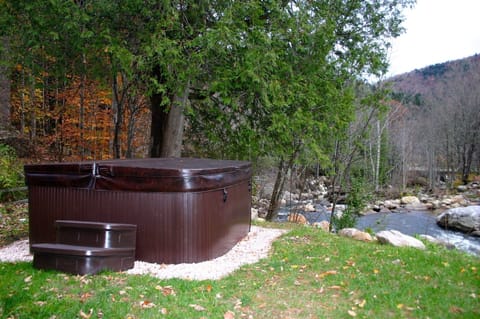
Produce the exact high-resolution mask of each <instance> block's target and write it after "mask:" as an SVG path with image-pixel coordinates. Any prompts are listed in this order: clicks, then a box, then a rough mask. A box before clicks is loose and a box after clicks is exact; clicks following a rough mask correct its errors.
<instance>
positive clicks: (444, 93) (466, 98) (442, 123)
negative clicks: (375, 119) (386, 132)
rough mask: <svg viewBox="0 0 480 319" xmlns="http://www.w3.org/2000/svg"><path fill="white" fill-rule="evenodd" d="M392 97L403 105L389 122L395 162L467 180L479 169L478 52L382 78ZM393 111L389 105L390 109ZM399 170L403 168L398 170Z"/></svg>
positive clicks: (430, 175) (432, 176) (430, 173)
mask: <svg viewBox="0 0 480 319" xmlns="http://www.w3.org/2000/svg"><path fill="white" fill-rule="evenodd" d="M387 83H388V84H389V85H390V87H391V92H392V94H391V97H392V99H393V102H395V103H397V104H398V105H401V106H402V107H404V109H405V110H407V111H406V112H405V113H404V116H403V117H402V118H401V119H399V120H397V121H396V122H394V123H392V128H393V129H394V130H393V129H392V132H393V134H392V138H391V144H392V146H391V147H392V149H393V150H396V152H397V153H396V154H394V156H395V157H396V158H395V160H396V162H401V165H402V167H403V171H404V172H405V167H407V168H408V167H410V168H411V167H421V168H422V169H423V170H424V171H425V172H427V171H428V178H429V181H430V182H429V185H430V187H434V185H435V184H436V183H437V181H438V180H437V179H439V178H443V179H445V177H440V176H439V175H438V174H437V173H438V172H439V171H443V172H449V178H448V180H449V181H450V182H454V181H455V180H461V181H462V182H463V183H467V182H468V180H471V179H472V178H473V175H475V174H476V175H478V174H479V172H480V90H479V88H480V55H479V54H476V55H474V56H471V57H468V58H465V59H460V60H455V61H449V62H445V63H440V64H435V65H431V66H428V67H426V68H422V69H418V70H414V71H412V72H409V73H405V74H401V75H398V76H395V77H392V78H390V79H388V81H387ZM392 112H393V110H392ZM403 174H405V173H403Z"/></svg>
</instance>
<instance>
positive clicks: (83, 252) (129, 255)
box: [31, 243, 135, 275]
mask: <svg viewBox="0 0 480 319" xmlns="http://www.w3.org/2000/svg"><path fill="white" fill-rule="evenodd" d="M31 250H32V252H33V266H34V267H35V268H38V269H54V270H58V271H63V272H67V273H72V274H79V275H85V274H96V273H98V272H100V271H102V270H111V271H124V270H127V269H130V268H133V266H134V262H135V248H103V247H89V246H76V245H66V244H51V243H42V244H34V245H32V247H31Z"/></svg>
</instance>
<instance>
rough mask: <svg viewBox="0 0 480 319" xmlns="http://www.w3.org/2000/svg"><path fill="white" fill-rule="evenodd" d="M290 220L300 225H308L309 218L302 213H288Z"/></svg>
mask: <svg viewBox="0 0 480 319" xmlns="http://www.w3.org/2000/svg"><path fill="white" fill-rule="evenodd" d="M288 221H289V222H291V223H296V224H300V225H308V220H307V218H305V216H303V215H302V214H300V213H290V214H289V215H288Z"/></svg>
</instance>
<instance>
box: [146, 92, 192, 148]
mask: <svg viewBox="0 0 480 319" xmlns="http://www.w3.org/2000/svg"><path fill="white" fill-rule="evenodd" d="M189 89H190V85H189V83H187V84H186V85H185V88H184V90H183V92H182V93H181V95H178V94H174V95H173V98H171V99H170V100H171V101H172V103H171V106H170V108H169V109H167V110H166V109H165V107H164V106H162V103H161V102H162V97H163V94H154V95H152V97H151V98H150V103H151V113H152V124H151V131H150V134H151V147H150V156H151V157H180V156H181V154H182V141H183V129H184V124H185V116H184V113H183V112H184V110H185V106H186V104H187V102H188V91H189Z"/></svg>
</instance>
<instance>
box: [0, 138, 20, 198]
mask: <svg viewBox="0 0 480 319" xmlns="http://www.w3.org/2000/svg"><path fill="white" fill-rule="evenodd" d="M23 184H24V182H23V165H22V163H21V162H20V161H19V160H18V158H17V155H16V153H15V150H13V149H12V148H11V147H10V146H8V145H3V144H0V189H9V188H13V187H18V186H22V185H23Z"/></svg>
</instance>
